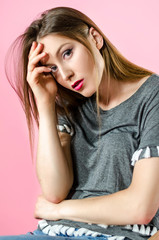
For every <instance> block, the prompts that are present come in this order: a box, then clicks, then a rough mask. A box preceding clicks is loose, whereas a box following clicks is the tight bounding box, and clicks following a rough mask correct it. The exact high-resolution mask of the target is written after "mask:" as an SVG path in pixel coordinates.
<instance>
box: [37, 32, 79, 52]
mask: <svg viewBox="0 0 159 240" xmlns="http://www.w3.org/2000/svg"><path fill="white" fill-rule="evenodd" d="M38 42H39V43H42V44H44V49H43V50H44V51H46V52H50V51H55V53H56V51H57V50H58V49H59V47H61V46H62V45H64V44H67V43H68V44H69V43H76V44H78V43H79V42H77V41H75V40H74V39H71V38H69V37H65V36H60V35H58V34H49V35H47V36H45V37H43V38H40V39H38Z"/></svg>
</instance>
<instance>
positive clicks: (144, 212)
mask: <svg viewBox="0 0 159 240" xmlns="http://www.w3.org/2000/svg"><path fill="white" fill-rule="evenodd" d="M156 212H157V210H156V211H154V210H152V208H151V206H149V207H147V206H144V204H143V205H142V206H138V207H137V208H136V210H135V214H134V221H133V222H134V223H135V224H139V225H142V224H144V225H146V224H149V223H150V222H151V220H152V219H153V217H154V216H155V214H156Z"/></svg>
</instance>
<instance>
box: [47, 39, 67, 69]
mask: <svg viewBox="0 0 159 240" xmlns="http://www.w3.org/2000/svg"><path fill="white" fill-rule="evenodd" d="M69 43H70V42H66V43H63V44H62V45H61V46H60V47H59V48H58V50H57V52H56V56H58V54H59V52H60V50H61V48H63V46H65V45H66V44H69ZM51 65H52V64H51V63H48V64H45V66H46V67H47V66H51Z"/></svg>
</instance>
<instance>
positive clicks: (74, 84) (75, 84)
mask: <svg viewBox="0 0 159 240" xmlns="http://www.w3.org/2000/svg"><path fill="white" fill-rule="evenodd" d="M83 80H84V79H80V80H77V81H76V82H74V83H73V84H72V85H71V87H72V88H75V87H76V86H77V85H78V84H79V83H80V82H81V81H83Z"/></svg>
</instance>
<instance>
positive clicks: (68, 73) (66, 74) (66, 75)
mask: <svg viewBox="0 0 159 240" xmlns="http://www.w3.org/2000/svg"><path fill="white" fill-rule="evenodd" d="M60 75H61V78H62V79H63V80H64V81H68V80H71V78H72V77H73V75H74V72H73V71H72V70H71V69H70V68H66V67H62V68H61V69H60Z"/></svg>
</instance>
